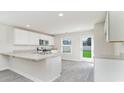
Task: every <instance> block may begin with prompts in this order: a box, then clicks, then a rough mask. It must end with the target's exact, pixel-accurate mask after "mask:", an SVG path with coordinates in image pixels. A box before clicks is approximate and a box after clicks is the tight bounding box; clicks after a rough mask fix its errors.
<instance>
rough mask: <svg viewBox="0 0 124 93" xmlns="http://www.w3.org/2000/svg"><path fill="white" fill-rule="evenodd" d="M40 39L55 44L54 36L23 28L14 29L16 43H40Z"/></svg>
mask: <svg viewBox="0 0 124 93" xmlns="http://www.w3.org/2000/svg"><path fill="white" fill-rule="evenodd" d="M39 39H42V40H47V41H48V42H49V45H54V37H52V36H48V35H43V34H39V33H34V32H30V31H26V30H22V29H15V30H14V44H16V45H39Z"/></svg>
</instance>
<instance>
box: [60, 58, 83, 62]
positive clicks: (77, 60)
mask: <svg viewBox="0 0 124 93" xmlns="http://www.w3.org/2000/svg"><path fill="white" fill-rule="evenodd" d="M62 60H68V61H76V62H80V61H81V60H80V59H62Z"/></svg>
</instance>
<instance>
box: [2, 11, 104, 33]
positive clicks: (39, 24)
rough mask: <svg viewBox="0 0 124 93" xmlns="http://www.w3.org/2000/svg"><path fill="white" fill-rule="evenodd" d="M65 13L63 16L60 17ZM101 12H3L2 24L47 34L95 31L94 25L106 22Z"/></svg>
mask: <svg viewBox="0 0 124 93" xmlns="http://www.w3.org/2000/svg"><path fill="white" fill-rule="evenodd" d="M59 13H63V14H64V15H63V16H58V14H59ZM105 15H106V12H102V11H101V12H100V11H66V12H65V11H60V12H59V11H47V12H46V11H1V12H0V23H3V24H8V25H12V26H18V27H23V28H27V27H26V25H30V27H28V29H32V30H36V31H40V32H45V33H49V34H61V33H69V32H76V31H86V30H89V29H93V27H94V24H96V23H99V22H103V21H104V20H105Z"/></svg>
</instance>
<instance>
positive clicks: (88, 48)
mask: <svg viewBox="0 0 124 93" xmlns="http://www.w3.org/2000/svg"><path fill="white" fill-rule="evenodd" d="M91 41H92V38H91V37H83V38H82V57H84V58H91V57H92V43H91Z"/></svg>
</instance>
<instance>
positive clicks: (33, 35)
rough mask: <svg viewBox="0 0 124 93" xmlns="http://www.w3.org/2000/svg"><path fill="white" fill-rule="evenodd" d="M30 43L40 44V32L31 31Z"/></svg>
mask: <svg viewBox="0 0 124 93" xmlns="http://www.w3.org/2000/svg"><path fill="white" fill-rule="evenodd" d="M29 44H30V45H39V34H37V33H33V32H29Z"/></svg>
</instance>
